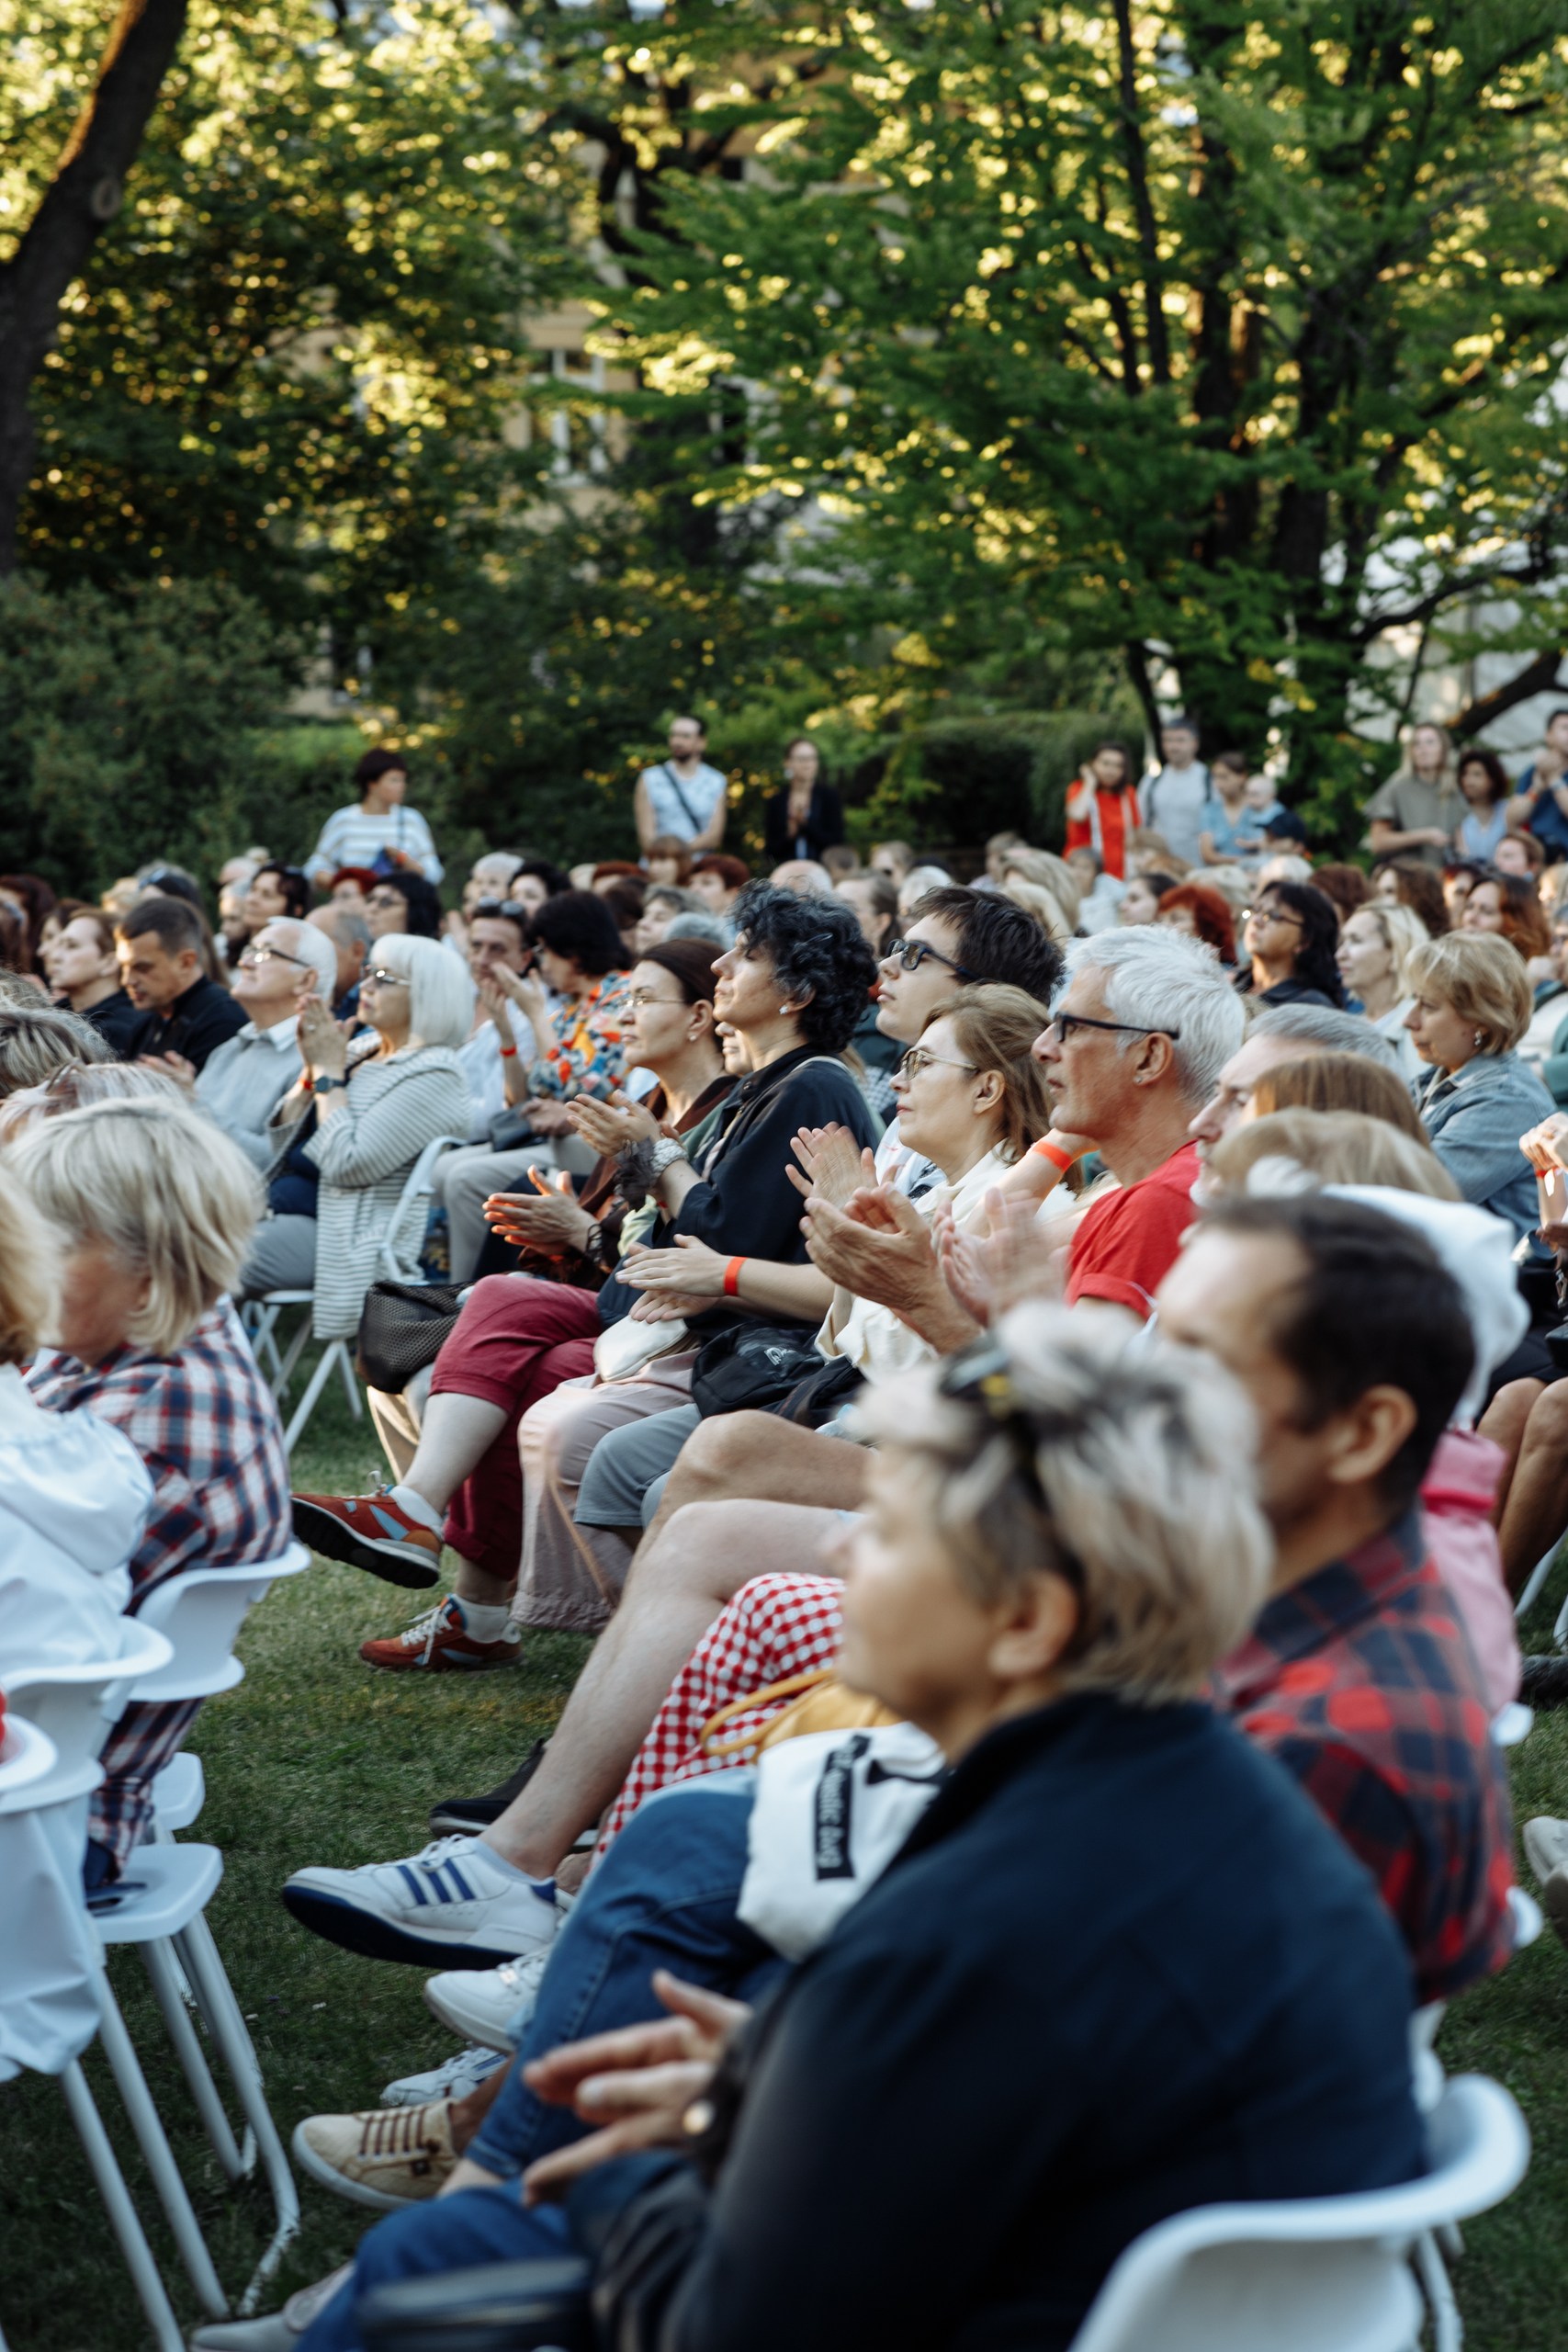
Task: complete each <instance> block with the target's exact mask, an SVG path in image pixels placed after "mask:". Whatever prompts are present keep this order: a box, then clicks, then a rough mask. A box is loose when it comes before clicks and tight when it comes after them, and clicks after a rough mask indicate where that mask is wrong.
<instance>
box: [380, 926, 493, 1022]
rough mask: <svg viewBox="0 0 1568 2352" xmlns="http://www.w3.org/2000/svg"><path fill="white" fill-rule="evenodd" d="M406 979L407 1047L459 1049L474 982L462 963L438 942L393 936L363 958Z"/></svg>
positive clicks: (471, 1015)
mask: <svg viewBox="0 0 1568 2352" xmlns="http://www.w3.org/2000/svg"><path fill="white" fill-rule="evenodd" d="M372 959H373V960H374V961H375V962H376V963H377V964H378V965H380V966H381V967H382V968H383V969H384V970H386V971H389V972H390V973H391V974H392V976H393V978H395V979H400V980H406V981H407V982H408V987H409V1044H410V1046H460V1045H462V1044H463V1043H464V1042H465V1040H466V1039H467V1037H468V1032H469V1030H470V1029H471V1028H472V1027H473V1025H474V1002H475V998H474V983H473V979H472V977H471V976H470V974H469V971H468V966H467V964H465V963H464V961H463V959H462V957H461V956H454V955H453V954H452V952H451V950H450V948H447V947H443V946H442V944H441V943H440V941H439V940H438V939H412V938H411V937H410V936H409V934H408V933H406V932H393V933H391V934H390V935H389V937H387V938H385V939H378V940H377V942H376V944H375V945H374V947H373V948H372V949H371V950H370V951H369V953H368V955H367V957H366V961H367V963H368V962H370V961H371V960H372Z"/></svg>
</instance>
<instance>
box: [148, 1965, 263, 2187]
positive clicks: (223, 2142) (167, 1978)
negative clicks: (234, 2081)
mask: <svg viewBox="0 0 1568 2352" xmlns="http://www.w3.org/2000/svg"><path fill="white" fill-rule="evenodd" d="M141 1959H142V1963H143V1965H144V1967H145V1968H146V1971H147V1973H148V1975H149V1976H150V1977H151V1978H152V1990H153V1992H154V1993H155V1994H156V1995H157V1996H158V2007H160V2008H161V2009H162V2011H163V2012H164V2025H165V2026H166V2027H167V2028H168V2032H169V2040H170V2041H172V2042H173V2043H174V2045H175V2056H176V2057H177V2058H178V2060H179V2062H180V2071H181V2073H182V2074H183V2075H185V2078H186V2082H187V2083H188V2084H189V2086H190V2095H191V2097H192V2098H193V2099H194V2100H195V2101H196V2107H197V2113H198V2114H199V2116H200V2117H201V2120H202V2123H203V2125H204V2126H205V2127H206V2131H207V2136H208V2138H209V2140H210V2141H211V2143H212V2147H213V2153H214V2154H215V2155H216V2156H217V2158H218V2161H219V2163H220V2165H222V2167H223V2169H224V2171H225V2172H226V2173H227V2175H228V2177H229V2178H230V2179H231V2180H243V2178H244V2177H245V2173H246V2171H247V2170H248V2166H247V2165H246V2164H245V2160H244V2158H243V2156H242V2155H241V2154H240V2150H239V2146H238V2143H236V2141H235V2138H234V2134H233V2131H232V2129H231V2125H230V2122H229V2119H228V2117H227V2116H226V2115H225V2114H224V2112H223V2102H222V2100H221V2099H220V2098H219V2096H218V2086H217V2085H216V2084H215V2083H214V2081H213V2079H212V2075H211V2073H210V2071H209V2067H208V2064H207V2060H206V2059H205V2058H204V2057H203V2055H202V2050H201V2044H200V2042H199V2041H197V2035H196V2028H195V2026H194V2025H192V2023H191V2021H190V2012H189V2010H188V2009H187V2008H186V2004H185V1995H184V1990H183V1987H182V1985H181V1984H180V1981H179V1971H178V1964H177V1962H175V1956H174V1954H173V1952H172V1951H170V1949H169V1947H168V1945H167V1944H166V1943H164V1941H163V1939H162V1938H160V1939H158V1940H157V1941H155V1942H152V1943H146V1944H143V1945H142V1947H141Z"/></svg>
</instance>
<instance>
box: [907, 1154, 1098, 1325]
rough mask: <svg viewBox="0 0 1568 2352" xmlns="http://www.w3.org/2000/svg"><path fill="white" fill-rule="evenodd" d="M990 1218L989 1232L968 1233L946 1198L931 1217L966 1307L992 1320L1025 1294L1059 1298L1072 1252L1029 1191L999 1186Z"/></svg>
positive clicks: (942, 1258) (988, 1207)
mask: <svg viewBox="0 0 1568 2352" xmlns="http://www.w3.org/2000/svg"><path fill="white" fill-rule="evenodd" d="M985 1217H986V1224H987V1228H988V1229H987V1231H985V1232H983V1233H982V1232H981V1231H979V1230H978V1229H971V1230H970V1231H968V1232H962V1231H960V1229H959V1227H958V1224H957V1221H956V1219H955V1218H954V1216H953V1208H952V1204H951V1203H948V1202H944V1203H943V1204H942V1206H941V1207H940V1208H939V1209H938V1210H937V1212H936V1215H935V1216H934V1217H933V1218H932V1220H931V1226H932V1232H933V1237H934V1239H935V1242H936V1253H937V1262H938V1264H939V1265H940V1266H941V1268H942V1276H943V1279H944V1280H945V1282H946V1283H947V1286H948V1288H949V1290H950V1291H951V1292H952V1293H953V1297H954V1298H955V1299H956V1300H957V1301H958V1303H959V1305H960V1306H962V1307H963V1308H964V1312H965V1313H966V1314H968V1315H972V1316H973V1317H974V1318H975V1320H976V1323H986V1324H989V1323H993V1322H995V1321H996V1319H997V1317H998V1316H1001V1315H1005V1314H1006V1313H1007V1311H1008V1309H1009V1307H1010V1306H1017V1305H1018V1303H1019V1301H1020V1300H1021V1299H1025V1298H1056V1297H1059V1296H1060V1295H1061V1292H1062V1288H1063V1280H1064V1273H1065V1267H1066V1250H1065V1248H1064V1247H1063V1246H1062V1245H1061V1243H1060V1242H1059V1241H1053V1240H1052V1238H1050V1236H1049V1234H1048V1233H1047V1232H1046V1231H1045V1230H1044V1229H1043V1227H1041V1224H1040V1220H1039V1216H1038V1213H1037V1211H1036V1209H1035V1204H1034V1203H1033V1202H1032V1200H1031V1199H1030V1198H1029V1196H1028V1194H1027V1193H1006V1192H1002V1191H998V1189H997V1187H995V1186H994V1185H993V1187H992V1189H991V1190H990V1191H989V1192H988V1193H987V1195H986V1202H985Z"/></svg>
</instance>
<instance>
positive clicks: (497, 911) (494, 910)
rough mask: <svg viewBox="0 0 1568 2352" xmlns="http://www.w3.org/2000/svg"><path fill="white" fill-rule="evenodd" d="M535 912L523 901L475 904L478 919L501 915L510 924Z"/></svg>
mask: <svg viewBox="0 0 1568 2352" xmlns="http://www.w3.org/2000/svg"><path fill="white" fill-rule="evenodd" d="M383 903H384V902H383ZM372 904H374V901H372ZM533 911H534V910H533V909H532V907H525V905H524V904H523V901H522V899H476V900H475V903H474V913H475V916H476V917H478V916H479V915H487V916H490V917H491V919H493V918H494V917H496V916H498V915H500V916H502V917H504V919H505V920H506V922H527V921H528V919H529V917H530V915H531V914H532V913H533Z"/></svg>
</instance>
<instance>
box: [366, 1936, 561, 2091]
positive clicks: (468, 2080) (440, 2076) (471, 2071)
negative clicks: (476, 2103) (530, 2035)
mask: <svg viewBox="0 0 1568 2352" xmlns="http://www.w3.org/2000/svg"><path fill="white" fill-rule="evenodd" d="M528 1965H530V1966H532V1965H533V1963H532V1962H529V1963H528ZM454 1973H457V1982H458V1984H459V1985H471V1984H475V1983H478V1984H481V1985H482V1984H484V1983H485V1982H486V1981H487V1980H486V1979H485V1978H484V1977H482V1976H480V1977H478V1978H475V1977H471V1976H465V1975H463V1974H462V1973H460V1972H454ZM504 2064H506V2061H505V2059H504V2058H498V2057H497V2056H496V2053H495V2052H494V2051H493V2050H491V2049H488V2048H487V2049H483V2050H475V2049H472V2048H469V2049H468V2050H458V2051H457V2052H454V2053H453V2055H452V2056H451V2057H450V2058H448V2059H447V2060H446V2064H444V2065H441V2066H433V2067H432V2068H431V2070H430V2072H429V2074H428V2075H399V2077H398V2079H397V2081H396V2082H395V2083H389V2084H388V2085H387V2087H386V2089H385V2090H384V2091H383V2092H382V2093H381V2104H382V2106H383V2107H429V2106H431V2105H432V2104H433V2103H434V2101H435V2100H437V2099H443V2098H468V2093H469V2092H470V2091H477V2090H478V2088H479V2085H480V2084H481V2083H482V2082H487V2081H488V2080H489V2078H490V2076H491V2075H493V2074H494V2072H495V2070H496V2068H497V2067H498V2066H503V2065H504Z"/></svg>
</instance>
